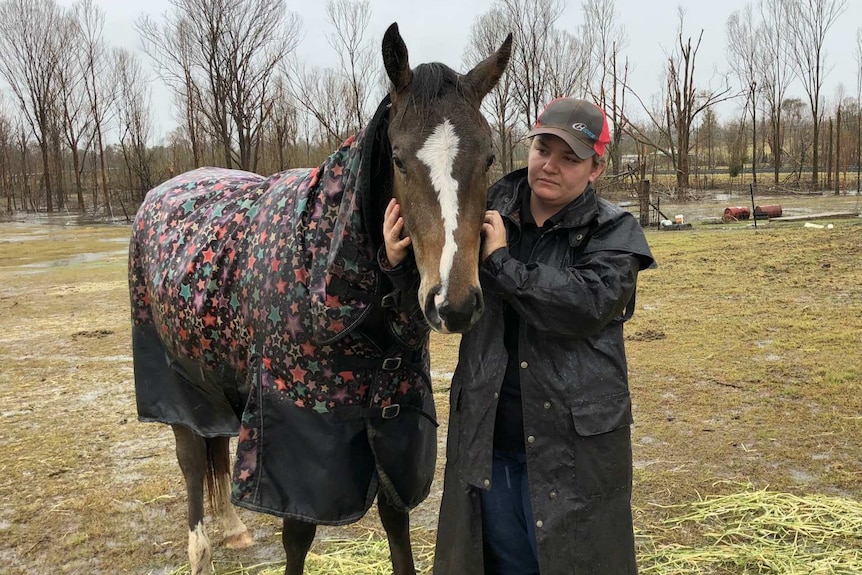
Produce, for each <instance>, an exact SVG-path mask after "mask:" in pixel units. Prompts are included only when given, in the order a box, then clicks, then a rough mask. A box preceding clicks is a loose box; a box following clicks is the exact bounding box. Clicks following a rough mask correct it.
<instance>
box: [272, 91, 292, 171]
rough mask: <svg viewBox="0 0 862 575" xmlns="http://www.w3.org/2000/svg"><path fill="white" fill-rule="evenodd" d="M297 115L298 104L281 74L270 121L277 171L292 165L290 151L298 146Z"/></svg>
mask: <svg viewBox="0 0 862 575" xmlns="http://www.w3.org/2000/svg"><path fill="white" fill-rule="evenodd" d="M297 116H298V114H297V110H296V106H294V104H293V102H292V101H291V99H290V93H289V91H288V89H287V86H286V85H285V79H284V77H283V76H280V77H279V78H278V79H277V80H276V85H275V94H274V98H273V102H272V114H271V115H270V122H269V132H270V134H271V140H270V147H275V155H276V158H275V171H277V172H280V171H282V170H286V169H287V168H288V167H289V165H290V160H289V158H288V153H289V149H290V148H292V147H295V146H296V136H297V131H298V126H297V124H298V117H297Z"/></svg>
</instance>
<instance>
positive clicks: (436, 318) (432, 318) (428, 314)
mask: <svg viewBox="0 0 862 575" xmlns="http://www.w3.org/2000/svg"><path fill="white" fill-rule="evenodd" d="M439 294H440V287H439V286H437V287H435V288H433V289H432V290H431V291H429V292H428V295H427V296H426V297H425V307H424V308H423V309H424V311H425V319H426V320H428V324H429V325H430V326H431V327H432V328H434V329H435V330H438V331H439V329H440V327H441V326H440V323H441V321H440V309H439V308H438V307H437V297H438V295H439Z"/></svg>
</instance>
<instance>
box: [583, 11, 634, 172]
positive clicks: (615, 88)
mask: <svg viewBox="0 0 862 575" xmlns="http://www.w3.org/2000/svg"><path fill="white" fill-rule="evenodd" d="M582 10H583V13H584V22H585V24H583V25H582V27H581V28H582V30H583V37H584V41H583V46H584V47H589V49H590V58H589V63H590V64H589V65H590V67H591V70H590V71H589V72H588V75H589V77H591V78H594V79H595V81H594V83H593V84H592V85H591V86H590V91H591V93H592V94H593V98H594V99H595V100H596V103H597V104H598V105H599V106H601V107H602V109H604V110H605V111H606V112H607V114H608V122H609V124H610V125H611V134H612V135H611V145H610V150H609V154H610V165H611V171H612V172H613V173H619V171H620V154H621V150H620V144H621V143H622V137H623V134H624V132H625V128H626V121H625V93H626V92H625V90H624V89H623V86H624V85H625V83H626V81H627V79H628V59H626V60H625V61H624V62H622V63H621V62H620V52H621V51H622V50H623V48H625V46H626V41H625V30H624V29H623V27H622V26H621V25H619V12H618V11H617V7H616V0H588V1H587V2H585V3H584V4H583V5H582ZM587 23H588V24H587Z"/></svg>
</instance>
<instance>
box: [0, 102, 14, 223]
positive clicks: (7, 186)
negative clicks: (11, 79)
mask: <svg viewBox="0 0 862 575" xmlns="http://www.w3.org/2000/svg"><path fill="white" fill-rule="evenodd" d="M14 130H15V128H14V124H13V123H12V120H11V118H10V117H9V114H8V113H7V111H6V106H5V102H4V103H0V186H2V187H3V192H4V193H5V194H6V213H7V214H11V213H13V212H14V211H15V209H16V203H17V202H16V201H15V190H14V188H13V186H12V182H11V173H10V171H11V170H10V164H11V157H12V148H13V146H14V139H15V132H14Z"/></svg>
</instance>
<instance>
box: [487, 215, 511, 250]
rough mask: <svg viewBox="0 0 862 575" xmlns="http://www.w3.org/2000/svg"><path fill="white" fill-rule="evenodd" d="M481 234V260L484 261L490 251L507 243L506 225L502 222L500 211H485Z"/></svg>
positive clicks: (503, 246)
mask: <svg viewBox="0 0 862 575" xmlns="http://www.w3.org/2000/svg"><path fill="white" fill-rule="evenodd" d="M482 235H483V236H484V238H485V241H484V242H482V261H483V262H484V261H485V260H486V259H488V256H490V255H491V254H492V253H494V252H495V251H497V250H498V249H500V248H505V247H506V246H507V245H508V244H507V243H506V226H505V225H504V224H503V218H502V217H501V216H500V212H498V211H497V210H488V211H487V212H485V223H483V224H482Z"/></svg>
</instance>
